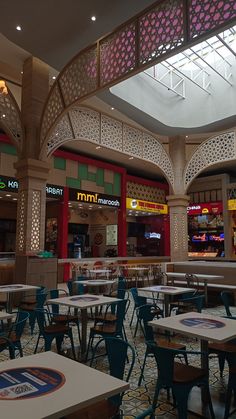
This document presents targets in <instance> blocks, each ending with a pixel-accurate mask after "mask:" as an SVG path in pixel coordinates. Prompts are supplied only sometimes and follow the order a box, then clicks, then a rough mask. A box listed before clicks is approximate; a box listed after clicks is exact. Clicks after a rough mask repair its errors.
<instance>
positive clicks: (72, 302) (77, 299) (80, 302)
mask: <svg viewBox="0 0 236 419" xmlns="http://www.w3.org/2000/svg"><path fill="white" fill-rule="evenodd" d="M118 301H120V299H119V298H111V297H105V296H103V295H93V294H82V295H73V296H70V297H62V298H53V299H49V300H48V301H47V302H48V304H60V305H64V306H67V307H73V308H77V309H80V310H81V326H82V331H81V335H82V341H81V359H82V360H84V359H85V355H86V351H87V324H88V314H87V309H88V308H92V307H98V306H102V305H107V304H112V303H116V302H118Z"/></svg>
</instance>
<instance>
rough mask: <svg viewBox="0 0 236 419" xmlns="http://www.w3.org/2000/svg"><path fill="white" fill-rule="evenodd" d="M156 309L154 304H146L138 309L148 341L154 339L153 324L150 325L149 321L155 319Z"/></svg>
mask: <svg viewBox="0 0 236 419" xmlns="http://www.w3.org/2000/svg"><path fill="white" fill-rule="evenodd" d="M155 309H156V307H155V306H154V305H153V304H145V305H143V306H140V307H138V309H137V315H138V318H139V319H140V321H141V326H142V330H143V334H144V337H145V341H146V342H147V341H150V342H152V341H154V334H153V329H152V326H149V324H148V322H150V321H152V320H153V319H154V317H155V315H156V313H155Z"/></svg>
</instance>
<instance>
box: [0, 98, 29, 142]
mask: <svg viewBox="0 0 236 419" xmlns="http://www.w3.org/2000/svg"><path fill="white" fill-rule="evenodd" d="M0 119H1V125H2V126H3V128H5V130H6V132H9V133H10V134H11V135H12V138H13V139H14V141H15V143H16V145H17V147H18V149H19V150H21V149H22V146H23V138H24V134H23V128H22V124H21V117H20V111H19V109H18V107H17V105H16V102H15V99H14V98H13V96H12V95H11V93H10V92H8V94H7V95H1V94H0Z"/></svg>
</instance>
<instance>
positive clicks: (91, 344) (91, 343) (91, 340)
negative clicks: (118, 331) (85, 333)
mask: <svg viewBox="0 0 236 419" xmlns="http://www.w3.org/2000/svg"><path fill="white" fill-rule="evenodd" d="M92 346H93V337H92V336H91V335H90V336H89V341H88V346H87V352H86V357H85V361H86V362H87V361H88V354H89V349H90V347H91V348H92Z"/></svg>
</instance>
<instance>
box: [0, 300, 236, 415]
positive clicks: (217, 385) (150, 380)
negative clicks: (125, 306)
mask: <svg viewBox="0 0 236 419" xmlns="http://www.w3.org/2000/svg"><path fill="white" fill-rule="evenodd" d="M206 312H209V313H211V314H217V315H224V309H223V307H222V306H220V307H216V308H212V309H207V310H206ZM131 313H132V304H131V306H130V308H129V312H128V314H127V316H126V320H125V329H126V333H127V338H128V341H129V343H130V344H131V345H132V346H133V347H134V349H135V352H136V361H135V367H134V370H133V373H132V376H131V379H130V390H129V391H128V392H127V393H126V394H125V395H124V398H123V407H122V409H123V412H124V418H125V419H131V418H132V419H133V418H134V417H135V416H136V415H137V414H139V413H141V412H142V411H143V410H145V409H146V408H147V407H148V406H149V403H150V400H151V399H152V397H153V392H154V389H155V382H156V364H155V361H154V360H153V359H152V358H151V357H150V358H149V359H148V361H147V366H146V370H145V380H144V381H143V383H142V385H141V386H140V387H138V379H139V375H140V368H141V365H142V361H143V356H144V353H145V343H144V340H143V337H142V334H141V331H139V332H138V334H137V337H136V338H134V336H133V333H134V325H133V326H132V328H130V326H129V322H130V318H131ZM91 325H92V322H91ZM88 330H89V327H88ZM74 337H75V344H76V345H77V346H78V334H77V329H76V328H74ZM36 339H37V327H35V331H34V334H33V335H32V336H31V335H30V332H29V328H28V326H26V328H25V331H24V335H23V338H22V344H23V352H24V356H27V355H31V354H32V353H33V350H34V348H35V344H36ZM175 339H177V340H179V341H180V342H184V343H185V344H186V346H187V348H188V349H195V350H199V344H198V342H197V341H196V340H193V339H191V338H187V339H186V338H184V339H183V338H181V337H180V336H179V337H175ZM42 345H43V341H42V342H41V346H40V345H39V351H40V350H43V347H42ZM68 346H69V343H68V342H64V351H65V355H66V353H67V348H68ZM52 350H55V347H53V348H52ZM7 358H8V353H7V352H1V353H0V361H2V362H3V361H4V360H5V359H7ZM193 365H199V358H198V357H195V359H194V360H193ZM94 366H95V367H96V368H98V369H100V370H101V371H104V372H106V371H107V362H106V359H105V358H102V357H101V358H98V360H96V364H95V365H94ZM227 373H228V371H227V368H225V370H224V376H223V378H222V379H221V378H220V376H219V370H218V360H217V358H215V357H214V358H211V359H210V389H211V393H212V398H213V403H214V408H215V413H216V419H220V418H223V412H224V394H225V389H226V386H227ZM192 405H194V406H193V410H194V409H195V406H197V405H200V391H199V390H198V389H197V391H194V392H192V394H191V397H190V403H189V406H190V407H191V406H192ZM155 415H156V416H155V417H157V418H158V417H160V418H165V419H173V418H176V417H177V415H176V410H175V409H174V408H173V405H172V403H171V400H170V401H168V400H167V397H166V391H163V392H162V393H161V396H160V398H159V405H158V408H157V409H156V412H155ZM188 417H189V419H193V418H196V415H195V414H190V413H189V416H188ZM231 418H232V419H236V413H233V414H232V415H231ZM2 419H4V418H2ZM27 419H31V418H27ZM32 419H33V417H32Z"/></svg>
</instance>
